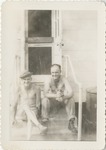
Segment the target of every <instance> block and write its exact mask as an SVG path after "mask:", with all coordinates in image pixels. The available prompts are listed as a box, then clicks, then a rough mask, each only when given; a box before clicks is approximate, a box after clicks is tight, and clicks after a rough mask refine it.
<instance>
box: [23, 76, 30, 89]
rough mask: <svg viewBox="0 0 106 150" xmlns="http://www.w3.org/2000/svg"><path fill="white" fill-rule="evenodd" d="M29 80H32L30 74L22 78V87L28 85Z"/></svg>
mask: <svg viewBox="0 0 106 150" xmlns="http://www.w3.org/2000/svg"><path fill="white" fill-rule="evenodd" d="M31 80H32V78H31V76H29V77H26V78H24V79H23V85H24V87H29V85H30V83H31Z"/></svg>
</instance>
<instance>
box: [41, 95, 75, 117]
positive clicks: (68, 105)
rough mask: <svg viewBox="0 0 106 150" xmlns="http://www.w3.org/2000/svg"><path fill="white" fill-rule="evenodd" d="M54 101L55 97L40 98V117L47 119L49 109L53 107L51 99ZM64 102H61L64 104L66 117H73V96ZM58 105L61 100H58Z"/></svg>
mask: <svg viewBox="0 0 106 150" xmlns="http://www.w3.org/2000/svg"><path fill="white" fill-rule="evenodd" d="M53 100H54V101H56V100H55V99H49V98H46V97H45V98H43V99H42V110H41V111H42V112H41V113H42V118H45V119H49V115H50V110H51V109H53V108H52V107H53V105H52V103H51V101H53ZM65 101H66V102H63V105H65V109H66V113H67V118H68V120H70V119H72V118H75V101H74V99H73V98H69V99H67V100H65ZM57 103H58V105H59V104H61V103H62V102H58V101H57Z"/></svg>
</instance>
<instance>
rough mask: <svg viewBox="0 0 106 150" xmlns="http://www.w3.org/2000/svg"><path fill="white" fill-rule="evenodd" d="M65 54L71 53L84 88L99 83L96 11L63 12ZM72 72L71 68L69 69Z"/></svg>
mask: <svg viewBox="0 0 106 150" xmlns="http://www.w3.org/2000/svg"><path fill="white" fill-rule="evenodd" d="M62 35H63V42H64V46H63V50H62V52H63V55H69V56H70V59H71V62H72V65H73V68H74V71H75V74H76V77H77V79H78V81H79V82H81V83H82V86H83V90H85V91H86V89H87V88H90V87H95V86H96V84H97V14H96V11H63V12H62ZM68 71H69V72H70V68H69V69H68Z"/></svg>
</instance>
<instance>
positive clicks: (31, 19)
mask: <svg viewBox="0 0 106 150" xmlns="http://www.w3.org/2000/svg"><path fill="white" fill-rule="evenodd" d="M28 37H51V10H29V11H28Z"/></svg>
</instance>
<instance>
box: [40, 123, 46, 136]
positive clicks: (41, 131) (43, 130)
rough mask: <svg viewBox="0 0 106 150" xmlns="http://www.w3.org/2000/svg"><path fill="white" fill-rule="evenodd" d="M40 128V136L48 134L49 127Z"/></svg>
mask: <svg viewBox="0 0 106 150" xmlns="http://www.w3.org/2000/svg"><path fill="white" fill-rule="evenodd" d="M38 128H39V130H40V134H45V133H46V132H47V127H45V126H43V125H41V124H40V125H39V126H38Z"/></svg>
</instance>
